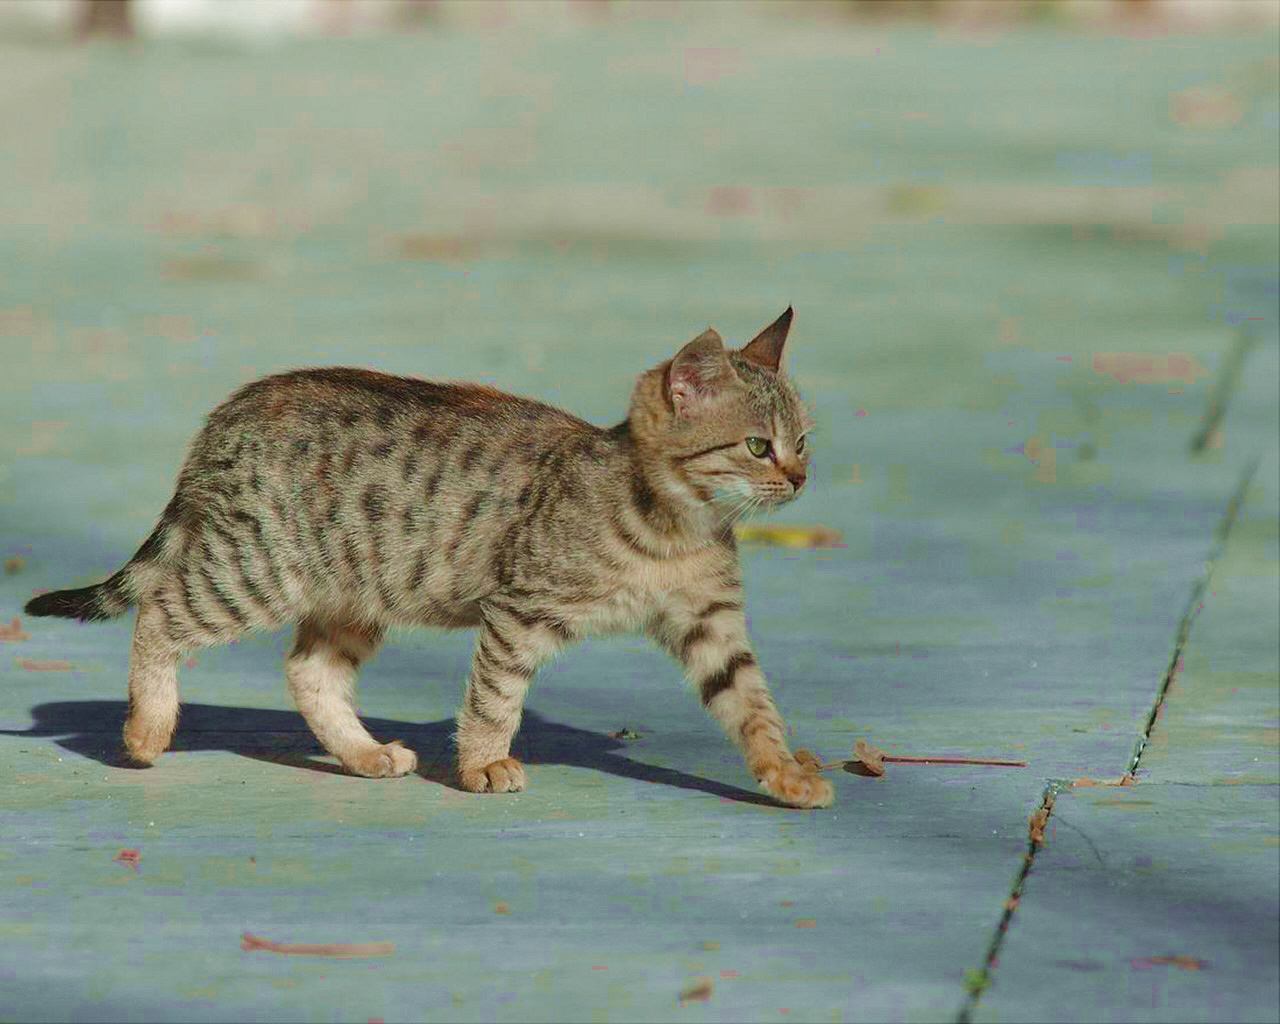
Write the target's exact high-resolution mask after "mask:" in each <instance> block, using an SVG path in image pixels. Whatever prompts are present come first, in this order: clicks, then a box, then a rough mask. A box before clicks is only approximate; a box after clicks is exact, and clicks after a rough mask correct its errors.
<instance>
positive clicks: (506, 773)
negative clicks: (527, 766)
mask: <svg viewBox="0 0 1280 1024" xmlns="http://www.w3.org/2000/svg"><path fill="white" fill-rule="evenodd" d="M458 776H459V781H460V782H461V783H462V788H463V789H466V790H470V791H471V792H472V793H518V792H520V790H522V789H524V787H525V779H524V765H522V764H521V763H520V762H519V761H517V760H516V759H515V758H514V757H504V758H502V759H501V760H499V761H494V762H492V763H491V764H487V765H485V766H484V767H483V768H472V769H466V768H463V769H461V770H460V771H459V772H458Z"/></svg>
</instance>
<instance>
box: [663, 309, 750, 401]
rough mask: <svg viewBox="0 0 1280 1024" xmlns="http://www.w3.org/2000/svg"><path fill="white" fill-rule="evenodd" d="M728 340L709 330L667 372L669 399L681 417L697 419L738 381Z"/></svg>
mask: <svg viewBox="0 0 1280 1024" xmlns="http://www.w3.org/2000/svg"><path fill="white" fill-rule="evenodd" d="M734 376H735V374H734V372H733V367H732V366H730V365H729V356H728V353H726V352H725V350H724V339H723V338H721V337H720V335H719V334H717V333H716V332H715V331H713V330H712V329H711V328H710V327H708V328H707V329H706V330H705V331H703V332H702V333H701V334H699V335H698V336H697V337H696V338H694V339H693V341H691V342H689V344H687V345H686V346H685V347H684V348H682V349H681V350H680V351H679V352H677V353H676V355H675V358H674V359H672V360H671V366H670V367H669V368H668V370H667V395H668V396H669V397H670V399H671V407H672V408H673V409H674V410H675V412H676V415H677V416H692V415H696V414H697V413H698V412H699V411H700V410H701V409H702V408H703V407H704V406H705V404H706V402H707V401H708V400H709V399H711V398H713V397H714V396H715V395H716V394H718V393H719V392H720V390H721V389H723V388H724V387H725V385H726V384H728V383H729V382H730V381H732V380H733V379H734Z"/></svg>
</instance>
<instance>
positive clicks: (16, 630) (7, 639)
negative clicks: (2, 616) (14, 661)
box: [0, 615, 31, 644]
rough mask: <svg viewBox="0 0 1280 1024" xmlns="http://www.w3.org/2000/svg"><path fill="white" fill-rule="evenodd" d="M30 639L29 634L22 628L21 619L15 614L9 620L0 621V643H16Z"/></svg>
mask: <svg viewBox="0 0 1280 1024" xmlns="http://www.w3.org/2000/svg"><path fill="white" fill-rule="evenodd" d="M30 639H31V634H30V633H28V632H27V631H26V630H25V629H23V628H22V620H21V619H20V618H18V617H17V616H16V615H15V616H14V617H13V620H12V621H11V622H7V623H3V622H0V643H6V644H16V643H21V642H22V641H23V640H30Z"/></svg>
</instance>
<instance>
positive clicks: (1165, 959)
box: [1133, 956, 1209, 971]
mask: <svg viewBox="0 0 1280 1024" xmlns="http://www.w3.org/2000/svg"><path fill="white" fill-rule="evenodd" d="M1165 965H1168V966H1170V967H1177V968H1179V969H1181V970H1184V971H1198V970H1201V969H1202V968H1205V967H1208V966H1209V961H1207V960H1197V959H1196V958H1195V957H1193V956H1149V957H1143V958H1142V959H1140V960H1134V961H1133V966H1134V967H1136V968H1138V969H1139V970H1147V969H1149V968H1152V967H1161V966H1165Z"/></svg>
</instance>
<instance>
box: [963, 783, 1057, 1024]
mask: <svg viewBox="0 0 1280 1024" xmlns="http://www.w3.org/2000/svg"><path fill="white" fill-rule="evenodd" d="M1069 786H1070V783H1068V782H1066V781H1065V780H1060V779H1051V780H1050V781H1049V783H1048V785H1046V786H1045V788H1044V795H1043V796H1042V797H1041V798H1040V806H1039V807H1038V808H1037V809H1036V812H1035V813H1034V814H1033V815H1032V816H1031V832H1030V835H1029V836H1028V838H1027V852H1026V853H1024V854H1023V855H1022V867H1021V868H1020V869H1019V870H1018V874H1017V876H1016V877H1015V878H1014V880H1013V886H1012V887H1011V888H1010V890H1009V896H1008V898H1006V899H1005V901H1004V912H1003V913H1002V914H1001V915H1000V920H999V921H998V922H997V923H996V928H995V932H994V934H993V935H992V936H991V942H990V944H989V945H988V946H987V956H986V959H985V960H984V961H983V964H982V966H981V967H980V968H978V969H977V970H976V971H966V972H965V987H966V988H967V989H968V994H967V996H966V998H965V1001H964V1005H963V1006H961V1007H960V1012H959V1014H957V1016H956V1024H972V1021H973V1011H974V1010H976V1009H977V1008H978V1003H979V1002H980V1001H981V999H982V993H983V992H985V991H986V990H987V989H988V988H990V987H991V972H992V971H993V970H994V969H995V968H996V967H997V966H998V963H999V957H1000V949H1001V947H1002V946H1003V945H1004V940H1005V936H1006V935H1008V933H1009V925H1010V924H1012V923H1013V915H1014V914H1016V913H1017V911H1018V904H1019V903H1021V902H1022V893H1023V890H1024V889H1025V888H1026V885H1027V878H1028V876H1030V874H1031V867H1032V865H1033V864H1034V863H1035V859H1036V852H1037V851H1038V850H1039V849H1040V847H1041V846H1043V845H1044V828H1045V826H1047V825H1048V823H1049V819H1050V818H1052V817H1053V805H1054V801H1055V800H1056V799H1057V796H1058V791H1059V790H1060V789H1062V788H1065V787H1069ZM1037 825H1038V828H1037ZM1037 832H1038V833H1039V835H1037Z"/></svg>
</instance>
